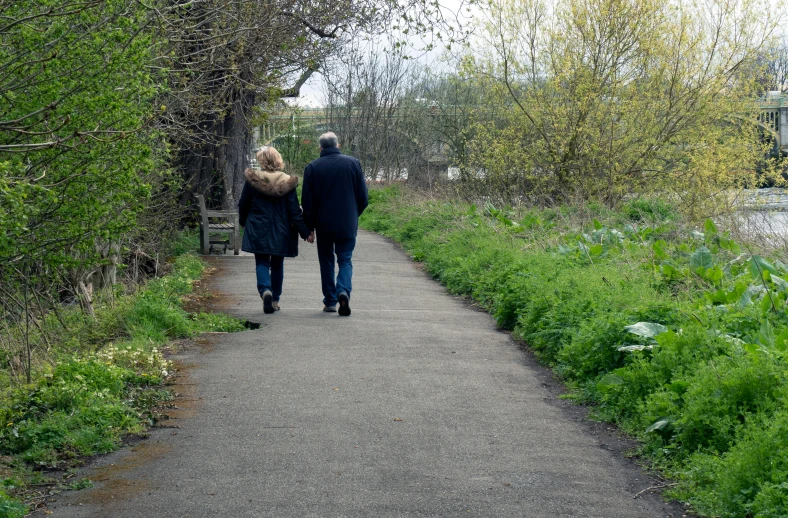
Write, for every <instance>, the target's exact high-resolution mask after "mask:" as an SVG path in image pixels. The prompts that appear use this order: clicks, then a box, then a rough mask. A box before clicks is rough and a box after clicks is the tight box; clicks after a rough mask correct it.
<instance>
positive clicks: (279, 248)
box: [238, 146, 310, 313]
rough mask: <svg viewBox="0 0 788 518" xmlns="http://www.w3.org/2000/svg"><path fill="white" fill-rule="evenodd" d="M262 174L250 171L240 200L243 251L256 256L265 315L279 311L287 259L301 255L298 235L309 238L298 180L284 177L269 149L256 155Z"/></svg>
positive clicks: (277, 157) (274, 152) (279, 161)
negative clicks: (302, 210)
mask: <svg viewBox="0 0 788 518" xmlns="http://www.w3.org/2000/svg"><path fill="white" fill-rule="evenodd" d="M256 156H257V162H258V163H259V164H260V169H261V170H260V171H257V170H255V169H247V170H246V173H245V176H246V184H244V189H243V192H242V193H241V200H240V201H239V202H238V212H239V215H240V223H241V226H242V227H243V228H244V237H243V243H242V245H241V249H242V250H243V251H244V252H250V253H253V254H254V262H255V269H256V272H257V291H258V292H259V293H260V297H262V299H263V311H264V312H265V313H273V312H274V311H276V310H278V309H279V297H280V296H281V295H282V282H283V281H284V259H285V257H295V256H297V255H298V234H300V235H301V237H302V238H304V239H307V238H309V235H310V232H309V230H307V227H306V225H305V224H304V218H303V217H302V215H301V207H300V205H299V204H298V196H297V195H296V190H295V189H296V186H297V185H298V177H295V176H289V175H287V174H285V173H284V171H283V169H284V165H285V164H284V161H283V160H282V156H281V155H280V154H279V152H278V151H277V150H276V149H274V148H272V147H270V146H266V147H264V148H262V149H261V150H260V151H258V152H257V155H256Z"/></svg>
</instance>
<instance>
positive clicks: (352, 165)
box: [301, 132, 369, 316]
mask: <svg viewBox="0 0 788 518" xmlns="http://www.w3.org/2000/svg"><path fill="white" fill-rule="evenodd" d="M318 142H319V144H320V158H318V159H317V160H314V161H313V162H312V163H310V164H309V165H308V166H306V169H304V187H303V190H302V192H301V205H302V207H303V210H304V221H305V222H306V225H307V227H308V228H309V229H310V230H311V231H312V235H310V236H309V239H308V241H309V242H310V243H311V242H313V241H314V239H315V231H317V258H318V260H319V261H320V279H321V281H322V284H323V304H324V306H323V311H326V312H334V311H337V304H339V314H340V315H341V316H349V315H350V292H351V290H352V284H351V277H352V276H353V263H352V262H351V257H352V256H353V249H354V248H355V247H356V234H358V217H359V216H360V215H361V213H362V212H364V209H366V208H367V204H368V203H369V199H368V196H367V184H366V182H365V180H364V173H363V171H362V170H361V164H359V162H358V160H356V159H355V158H353V157H351V156H347V155H343V154H342V153H341V152H340V151H339V143H338V141H337V136H336V135H335V134H334V133H332V132H328V133H324V134H323V135H321V136H320V138H319V139H318ZM335 255H336V262H337V263H339V273H338V274H337V276H336V279H335V278H334V264H335V263H334V256H335Z"/></svg>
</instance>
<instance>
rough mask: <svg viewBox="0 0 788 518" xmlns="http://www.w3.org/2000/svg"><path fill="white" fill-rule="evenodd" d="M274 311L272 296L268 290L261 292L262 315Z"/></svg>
mask: <svg viewBox="0 0 788 518" xmlns="http://www.w3.org/2000/svg"><path fill="white" fill-rule="evenodd" d="M274 311H276V310H275V309H274V295H273V293H271V292H270V291H268V290H265V291H264V292H263V313H267V314H270V313H273V312H274Z"/></svg>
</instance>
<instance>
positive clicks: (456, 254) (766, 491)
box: [362, 188, 788, 518]
mask: <svg viewBox="0 0 788 518" xmlns="http://www.w3.org/2000/svg"><path fill="white" fill-rule="evenodd" d="M370 198H371V204H370V208H369V209H367V212H365V214H364V216H363V217H362V225H363V226H364V227H365V228H367V229H369V230H373V231H376V232H379V233H381V234H383V235H386V236H388V237H391V238H393V239H395V240H396V241H398V242H400V243H402V244H403V246H404V247H405V249H406V250H407V251H408V252H409V253H410V254H411V255H412V256H413V257H414V258H415V259H417V260H420V261H424V264H425V267H426V269H427V270H428V271H429V272H430V273H431V274H432V275H433V276H434V277H435V278H437V279H438V280H440V281H441V282H442V283H443V284H445V285H446V287H447V288H448V289H449V290H450V291H451V292H453V293H458V294H463V295H467V296H470V297H472V298H473V299H475V300H476V301H477V302H478V303H479V304H480V305H482V306H483V307H485V308H486V309H488V310H489V311H490V313H491V314H492V315H493V316H494V317H495V318H496V320H497V322H498V324H499V325H500V326H501V327H503V328H506V329H511V330H513V331H514V333H515V335H516V336H517V337H519V338H522V339H523V340H525V341H526V342H527V344H528V345H529V347H530V348H531V349H532V350H533V351H534V353H535V354H536V355H537V356H538V357H539V358H540V359H541V360H542V361H544V362H546V363H548V364H549V365H551V366H552V367H553V368H554V369H555V370H556V371H557V372H558V373H559V374H560V376H561V377H562V379H563V380H564V381H565V382H566V383H567V385H568V387H569V389H570V394H571V396H572V397H574V398H576V399H578V400H580V401H583V402H586V403H589V404H591V405H593V414H594V415H595V416H596V417H598V418H600V419H604V420H608V421H611V422H614V423H617V424H618V425H619V426H621V427H622V428H623V429H624V430H626V431H627V432H629V433H631V434H632V435H634V436H635V437H636V438H638V439H639V441H640V445H641V446H640V453H641V455H643V456H644V457H645V458H648V459H649V460H650V461H651V462H652V464H653V466H654V467H656V468H658V469H661V470H662V471H663V472H664V473H665V474H666V475H667V476H669V477H671V478H673V479H674V480H675V481H676V483H675V486H674V487H673V488H672V489H671V490H670V491H669V492H668V495H669V496H671V497H674V498H677V499H680V500H682V501H685V502H688V503H690V504H691V505H692V506H694V508H695V509H696V510H697V511H698V512H700V513H701V514H703V515H708V516H730V517H734V516H753V517H764V518H765V517H776V516H788V483H786V480H788V477H786V474H787V473H788V453H786V451H788V448H786V441H788V433H786V431H787V430H788V407H787V406H786V402H787V401H788V313H787V312H786V299H788V281H786V280H785V279H786V278H787V277H786V276H788V266H786V265H785V264H783V263H781V262H780V261H777V260H768V259H766V258H764V257H761V256H759V255H755V254H752V253H750V252H749V251H743V250H742V248H741V246H740V245H739V244H737V243H736V242H734V241H733V240H732V239H731V238H730V237H729V235H728V234H727V233H726V232H722V231H720V230H719V229H717V227H716V226H715V224H714V223H713V222H712V221H707V222H706V224H705V225H704V228H703V229H693V228H689V227H688V226H686V225H684V224H683V223H682V221H681V220H680V217H679V216H678V211H676V210H673V209H672V208H671V207H670V205H669V204H667V203H665V202H662V201H659V200H656V201H653V202H651V201H643V200H636V201H633V202H630V203H629V204H627V205H625V206H624V207H623V208H622V209H621V210H620V211H618V212H611V211H608V210H605V209H602V208H599V207H597V208H592V210H591V211H590V212H588V211H586V213H585V214H578V213H577V209H570V208H562V209H557V210H530V211H527V212H519V213H516V212H515V211H512V210H507V209H501V208H496V207H494V206H492V205H490V204H489V203H488V204H486V206H484V207H482V208H479V207H477V206H475V205H471V204H467V203H459V202H444V201H416V200H414V199H412V198H411V197H409V196H408V195H407V192H406V191H404V190H402V189H399V188H388V189H384V190H373V191H371V193H370ZM586 209H587V208H586ZM593 209H595V210H593ZM595 216H596V217H595Z"/></svg>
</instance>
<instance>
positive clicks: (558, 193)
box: [461, 0, 777, 217]
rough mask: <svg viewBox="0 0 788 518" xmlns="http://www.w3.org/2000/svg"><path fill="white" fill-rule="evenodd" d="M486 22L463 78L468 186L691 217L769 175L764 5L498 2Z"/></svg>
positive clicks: (652, 0)
mask: <svg viewBox="0 0 788 518" xmlns="http://www.w3.org/2000/svg"><path fill="white" fill-rule="evenodd" d="M485 14H486V19H485V21H484V23H482V36H481V41H480V42H479V44H478V45H477V47H476V48H474V51H473V53H472V54H469V55H468V56H467V57H466V58H465V60H464V61H463V65H462V69H461V70H462V74H463V75H464V76H465V77H466V78H467V80H468V81H471V82H475V83H476V85H477V86H478V89H479V91H481V92H484V93H485V94H484V95H485V99H484V101H483V102H482V103H481V105H480V106H479V108H478V110H477V114H476V118H475V123H474V124H473V134H474V138H473V140H472V146H471V147H472V153H471V157H470V160H469V161H468V163H467V164H464V171H463V176H464V178H465V180H466V181H468V182H469V185H470V186H471V188H472V189H475V190H478V189H480V188H481V189H486V190H487V191H488V192H490V193H491V194H494V195H498V196H500V198H503V199H505V200H508V201H514V200H515V199H516V197H521V198H522V197H526V198H529V197H530V198H547V199H559V200H560V199H573V198H574V197H575V196H579V197H581V198H585V199H589V198H597V199H603V200H605V201H608V202H617V201H619V200H621V199H622V198H623V197H625V196H626V195H628V194H630V193H632V192H633V191H634V192H642V191H652V190H657V191H659V192H666V191H667V192H670V193H673V194H674V195H675V196H676V197H677V198H678V199H679V200H680V203H679V206H680V207H681V208H682V209H683V210H687V212H689V213H690V214H691V215H693V216H696V217H697V216H703V215H706V214H709V213H711V212H713V211H714V210H715V208H716V205H717V204H718V203H720V200H719V199H717V198H716V195H718V194H719V193H720V192H721V191H723V190H725V189H727V188H730V187H733V186H736V185H746V184H752V183H753V182H754V181H755V175H754V173H755V170H756V167H758V166H760V167H766V164H764V163H763V162H764V156H765V148H764V146H763V145H761V143H760V139H759V136H758V133H757V129H756V127H755V124H753V123H752V122H750V121H754V117H753V116H754V111H755V110H756V108H757V105H756V102H755V95H756V90H755V89H754V88H753V77H754V74H752V70H753V67H754V63H755V60H756V57H757V53H758V51H759V49H760V48H761V46H762V45H763V44H764V42H765V41H766V39H767V38H768V36H769V35H770V32H771V30H773V27H774V24H775V23H777V20H775V19H774V18H773V17H770V14H771V13H770V12H769V10H764V9H763V7H762V5H761V4H757V3H756V2H754V1H752V0H746V1H744V2H740V1H734V0H713V1H711V2H705V1H690V2H689V3H688V2H682V3H678V2H670V1H669V2H663V1H660V0H562V1H559V2H558V3H555V4H553V3H550V2H544V1H542V0H496V1H493V2H490V4H489V7H488V8H487V10H486V11H485ZM482 192H484V191H482Z"/></svg>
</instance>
